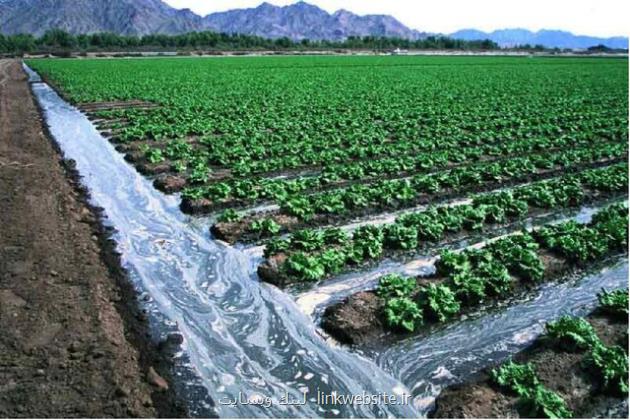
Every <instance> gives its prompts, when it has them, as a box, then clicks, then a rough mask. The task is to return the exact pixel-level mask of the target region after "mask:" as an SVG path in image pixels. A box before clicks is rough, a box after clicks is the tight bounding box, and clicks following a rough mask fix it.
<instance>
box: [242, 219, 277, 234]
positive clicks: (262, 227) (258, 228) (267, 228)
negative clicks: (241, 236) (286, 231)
mask: <svg viewBox="0 0 630 420" xmlns="http://www.w3.org/2000/svg"><path fill="white" fill-rule="evenodd" d="M249 228H250V229H251V231H252V232H257V233H258V234H260V235H263V236H266V235H275V234H277V233H279V232H280V230H281V226H280V225H279V224H278V223H276V222H275V221H274V220H273V219H262V220H254V221H253V222H252V223H251V225H250V226H249Z"/></svg>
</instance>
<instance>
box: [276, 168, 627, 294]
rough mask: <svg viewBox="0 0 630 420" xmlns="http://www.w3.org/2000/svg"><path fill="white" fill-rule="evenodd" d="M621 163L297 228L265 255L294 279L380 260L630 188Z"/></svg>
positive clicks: (321, 275) (315, 278)
mask: <svg viewBox="0 0 630 420" xmlns="http://www.w3.org/2000/svg"><path fill="white" fill-rule="evenodd" d="M627 170H628V167H627V165H625V164H620V165H615V166H612V167H608V168H604V169H596V170H590V171H586V172H583V173H580V174H578V175H567V176H564V177H562V178H559V179H556V180H551V181H542V182H537V183H533V184H530V185H527V186H524V187H519V188H515V189H512V190H505V191H501V192H497V193H491V194H481V195H478V196H475V197H473V200H472V203H471V204H463V205H457V206H452V207H449V206H445V207H437V208H436V207H430V208H429V209H427V210H425V211H422V212H417V213H408V214H405V215H402V216H400V217H399V218H398V219H397V220H396V221H395V222H394V223H391V224H386V225H383V226H371V225H368V226H362V227H360V228H358V229H357V230H356V231H354V233H353V234H352V235H351V236H349V235H347V234H346V233H345V232H343V231H342V230H340V229H334V228H333V229H325V230H311V229H305V230H302V231H299V232H295V233H294V234H293V235H291V236H290V237H289V238H287V239H276V240H272V241H271V242H269V243H268V244H267V245H266V247H265V252H264V254H265V257H267V258H269V257H271V256H273V255H276V254H279V253H284V254H287V255H288V258H286V260H285V261H284V262H283V264H282V265H281V266H280V273H281V275H283V276H287V277H288V278H291V279H293V280H294V281H302V282H303V281H318V280H322V279H323V278H325V277H329V276H331V275H335V274H338V273H339V272H341V271H343V270H347V269H348V268H350V267H352V266H356V265H358V264H361V263H364V262H367V261H370V262H374V261H378V260H380V259H382V258H384V257H385V256H387V255H390V254H391V253H392V252H396V251H400V250H402V251H412V250H416V249H418V248H419V247H421V246H423V245H425V244H427V243H437V242H439V241H440V240H443V239H444V238H445V237H447V236H448V235H454V236H455V237H457V236H461V235H462V233H464V232H471V231H472V232H474V231H481V230H482V229H483V228H484V227H487V226H492V225H501V224H506V223H512V222H515V221H517V220H521V219H523V218H525V217H527V216H528V215H530V214H531V213H532V212H533V211H535V210H536V209H554V210H558V209H562V208H569V207H574V206H578V205H580V204H582V203H583V202H584V200H585V199H586V198H589V197H588V196H589V195H590V198H593V197H597V196H600V195H601V194H602V193H611V192H612V193H617V194H623V193H625V192H626V191H627V189H628V175H627Z"/></svg>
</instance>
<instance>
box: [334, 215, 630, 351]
mask: <svg viewBox="0 0 630 420" xmlns="http://www.w3.org/2000/svg"><path fill="white" fill-rule="evenodd" d="M627 247H628V208H627V207H626V206H625V205H614V206H610V207H608V208H606V209H603V210H600V211H599V212H598V213H596V214H595V215H594V216H593V218H592V221H591V222H590V223H589V224H580V223H577V222H575V221H568V222H564V223H560V224H552V225H546V226H544V227H543V228H541V229H537V230H534V231H532V232H531V233H528V232H523V233H520V234H515V235H511V236H508V237H505V238H502V239H498V240H496V241H494V242H490V243H488V244H486V245H485V246H484V247H483V248H480V249H475V248H469V249H466V250H464V251H462V252H453V251H448V250H445V251H443V252H442V253H441V254H440V258H439V259H438V261H437V263H436V269H437V272H436V275H435V276H433V277H431V278H419V279H415V278H405V277H401V276H398V275H394V274H391V275H387V276H385V277H383V278H381V279H380V280H379V285H378V287H377V289H376V291H375V293H374V295H373V296H375V297H378V298H377V299H378V302H377V304H374V305H372V306H368V305H364V306H363V307H362V308H361V307H358V308H357V307H353V306H352V304H351V303H350V302H351V300H352V299H353V297H350V298H347V299H346V301H344V302H342V303H340V304H337V305H333V306H331V307H329V308H327V310H326V313H325V315H324V322H323V326H324V329H326V330H327V331H328V332H329V333H331V334H333V335H334V336H335V337H337V338H339V339H341V340H342V341H347V342H348V341H349V342H353V341H354V340H355V338H356V336H357V334H358V333H359V332H358V331H353V330H352V329H351V328H350V327H348V325H346V324H344V322H343V319H339V318H340V317H341V318H343V317H344V316H348V315H347V314H348V312H352V311H369V312H371V313H361V314H360V316H362V317H364V318H366V319H374V323H375V325H372V326H371V328H372V329H374V330H376V331H377V330H379V329H382V330H384V331H386V330H390V331H394V332H406V333H410V332H414V331H417V330H418V329H419V328H420V327H421V326H422V325H424V324H426V323H428V322H432V323H436V322H438V323H442V322H446V321H448V320H450V319H452V318H453V317H455V316H456V315H458V314H460V313H461V312H463V311H465V310H467V309H469V308H474V307H477V306H479V305H480V304H481V303H482V302H486V301H489V300H504V299H506V298H507V297H508V296H510V295H512V294H513V293H514V292H515V290H517V289H519V288H521V289H523V288H527V287H528V286H529V285H532V284H536V283H537V282H540V281H542V280H551V279H553V278H557V277H559V276H561V275H562V274H564V273H565V272H566V271H567V270H569V269H570V268H571V267H575V266H583V265H585V264H587V263H589V262H592V261H597V260H601V259H602V258H603V257H605V256H607V255H610V254H612V253H618V252H625V251H626V250H627ZM362 293H365V292H362ZM366 308H368V309H366ZM368 328H370V327H368Z"/></svg>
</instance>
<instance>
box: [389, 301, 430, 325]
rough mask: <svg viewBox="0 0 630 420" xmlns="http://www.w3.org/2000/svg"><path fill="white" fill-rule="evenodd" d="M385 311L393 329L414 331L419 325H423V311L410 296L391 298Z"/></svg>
mask: <svg viewBox="0 0 630 420" xmlns="http://www.w3.org/2000/svg"><path fill="white" fill-rule="evenodd" d="M384 311H385V320H386V322H387V325H388V326H389V327H390V328H392V329H400V330H403V331H407V332H413V331H414V330H415V329H416V327H417V326H419V325H422V312H421V311H420V308H418V305H417V304H416V303H415V302H414V301H413V300H411V299H409V298H408V297H397V298H392V299H389V300H388V301H387V302H386V304H385V309H384Z"/></svg>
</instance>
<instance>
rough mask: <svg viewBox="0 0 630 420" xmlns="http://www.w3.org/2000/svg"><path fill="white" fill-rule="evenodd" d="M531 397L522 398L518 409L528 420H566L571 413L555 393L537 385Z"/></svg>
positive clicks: (571, 415)
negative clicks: (533, 419) (534, 419)
mask: <svg viewBox="0 0 630 420" xmlns="http://www.w3.org/2000/svg"><path fill="white" fill-rule="evenodd" d="M532 394H533V395H531V396H526V397H522V398H521V399H520V400H519V407H520V410H522V411H523V412H524V413H525V416H526V417H530V418H549V419H568V418H571V417H573V413H571V411H570V410H569V409H568V408H567V405H566V403H565V402H564V400H563V399H562V397H561V396H560V395H558V394H556V393H555V392H553V391H551V390H549V389H547V388H545V387H544V386H542V385H538V386H536V387H535V388H534V390H533V393H532Z"/></svg>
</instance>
